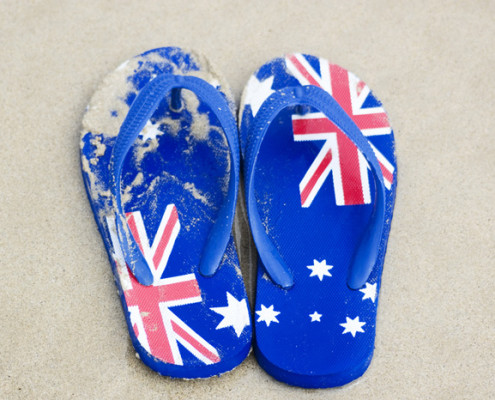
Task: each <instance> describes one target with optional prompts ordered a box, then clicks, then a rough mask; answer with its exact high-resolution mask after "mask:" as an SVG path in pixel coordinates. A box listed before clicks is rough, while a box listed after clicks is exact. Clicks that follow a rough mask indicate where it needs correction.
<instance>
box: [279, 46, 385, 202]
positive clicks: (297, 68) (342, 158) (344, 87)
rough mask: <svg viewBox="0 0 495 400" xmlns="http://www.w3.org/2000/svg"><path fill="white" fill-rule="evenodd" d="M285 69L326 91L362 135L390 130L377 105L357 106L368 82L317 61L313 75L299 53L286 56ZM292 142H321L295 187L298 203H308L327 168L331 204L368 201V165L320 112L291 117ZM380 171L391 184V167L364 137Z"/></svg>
mask: <svg viewBox="0 0 495 400" xmlns="http://www.w3.org/2000/svg"><path fill="white" fill-rule="evenodd" d="M286 65H287V68H288V70H289V71H290V72H291V73H292V74H293V76H294V77H295V78H296V79H297V80H298V81H299V82H300V83H301V84H302V85H315V86H319V87H320V88H322V89H324V90H326V91H327V92H328V93H330V94H331V95H332V96H333V97H334V98H335V100H337V101H338V103H339V104H340V106H341V107H342V108H343V109H344V110H345V111H346V112H347V114H348V115H349V116H350V117H351V118H352V120H353V121H354V122H355V123H356V125H357V126H358V127H359V128H360V129H361V132H362V133H363V135H365V136H377V135H386V134H390V133H391V132H392V130H391V127H390V124H389V122H388V118H387V115H386V114H385V112H384V111H383V109H382V107H363V105H364V104H365V102H366V100H367V99H368V97H369V96H370V95H371V92H370V89H369V88H368V86H367V85H366V84H365V83H364V82H362V81H361V80H359V78H357V77H356V76H355V75H353V74H352V73H350V72H348V71H346V70H345V69H343V68H341V67H339V66H337V65H333V64H330V63H329V62H328V61H326V60H323V59H320V73H319V74H318V73H317V72H316V71H315V70H314V68H313V67H312V66H311V65H310V63H309V62H308V61H307V59H306V58H305V57H304V56H303V55H302V54H293V55H290V56H288V57H287V58H286ZM292 119H293V120H292V126H293V133H294V140H295V141H306V140H324V141H325V144H324V145H323V147H322V149H321V150H320V153H319V154H318V156H317V157H316V159H315V160H314V162H313V164H312V165H311V166H310V168H309V169H308V171H307V172H306V174H305V176H304V177H303V179H302V181H301V183H300V185H299V189H300V193H301V205H302V207H309V206H310V205H311V203H312V201H313V199H314V197H315V196H316V194H317V193H318V191H319V190H320V188H321V185H322V184H323V182H324V181H325V180H326V178H327V177H328V175H329V173H330V171H332V174H333V175H332V176H333V184H334V191H335V200H336V204H337V205H354V204H369V203H370V202H371V196H370V186H369V178H368V172H367V169H368V164H367V162H366V160H365V158H364V156H363V155H362V154H361V152H360V151H359V150H358V149H357V148H356V146H355V145H354V143H352V141H351V140H350V139H349V138H348V137H347V136H346V135H345V134H344V133H343V132H342V131H340V129H338V128H337V127H336V126H335V125H334V124H333V123H332V122H331V121H330V120H329V119H328V118H326V117H325V116H324V115H323V114H322V113H310V114H306V115H304V116H298V115H294V116H293V117H292ZM368 142H369V143H370V145H371V147H372V149H373V151H374V152H375V155H376V157H377V159H378V162H379V164H380V168H381V170H382V173H383V177H384V182H385V186H386V187H387V189H390V188H391V185H392V182H393V174H394V170H395V168H394V166H393V165H392V164H391V163H390V162H389V161H388V160H387V159H386V158H385V157H384V156H383V154H382V153H381V152H380V151H378V149H377V148H376V147H375V146H373V144H372V143H371V142H370V141H368Z"/></svg>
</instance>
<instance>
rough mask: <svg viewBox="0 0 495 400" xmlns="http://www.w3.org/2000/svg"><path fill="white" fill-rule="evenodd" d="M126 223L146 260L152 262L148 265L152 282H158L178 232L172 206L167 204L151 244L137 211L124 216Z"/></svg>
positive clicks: (175, 215)
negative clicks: (151, 274)
mask: <svg viewBox="0 0 495 400" xmlns="http://www.w3.org/2000/svg"><path fill="white" fill-rule="evenodd" d="M126 217H127V223H128V225H129V228H130V229H131V232H132V235H133V236H134V239H135V240H136V242H137V243H138V245H139V248H140V249H141V251H142V252H143V254H144V256H145V258H146V259H150V260H152V263H149V265H150V266H151V267H152V268H151V272H152V273H153V277H154V280H155V281H157V280H159V279H160V278H161V277H162V275H163V271H164V270H165V267H166V266H167V262H168V259H169V257H170V253H171V252H172V249H173V247H174V244H175V240H176V239H177V235H178V234H179V231H180V222H179V216H178V214H177V208H176V207H175V205H174V204H169V205H168V206H167V208H166V209H165V212H164V214H163V217H162V220H161V222H160V225H159V226H158V230H157V232H156V235H155V238H154V240H153V243H151V244H150V242H149V240H148V236H147V234H146V229H145V227H144V222H143V218H142V217H141V213H140V212H139V211H136V212H130V213H127V214H126Z"/></svg>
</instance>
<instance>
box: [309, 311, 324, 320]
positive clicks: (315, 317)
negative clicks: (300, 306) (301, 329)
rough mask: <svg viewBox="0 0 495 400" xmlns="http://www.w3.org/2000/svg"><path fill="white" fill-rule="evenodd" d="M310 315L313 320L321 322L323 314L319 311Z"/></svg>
mask: <svg viewBox="0 0 495 400" xmlns="http://www.w3.org/2000/svg"><path fill="white" fill-rule="evenodd" d="M309 317H310V318H311V322H315V321H316V322H321V321H320V318H321V317H322V314H318V312H317V311H315V312H314V313H313V314H309Z"/></svg>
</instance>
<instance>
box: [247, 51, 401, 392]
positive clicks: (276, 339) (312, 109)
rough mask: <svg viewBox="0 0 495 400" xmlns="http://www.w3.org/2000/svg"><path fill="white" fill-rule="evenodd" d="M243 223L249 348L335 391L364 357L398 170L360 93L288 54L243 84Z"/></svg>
mask: <svg viewBox="0 0 495 400" xmlns="http://www.w3.org/2000/svg"><path fill="white" fill-rule="evenodd" d="M240 134H241V148H242V153H243V159H244V167H245V185H246V202H247V210H248V217H249V223H250V226H251V231H252V234H253V238H254V241H255V244H256V247H257V250H258V255H259V257H258V278H257V289H256V291H257V295H256V309H255V318H256V321H255V341H254V350H255V355H256V357H257V359H258V362H259V364H260V365H261V366H262V367H263V368H264V369H265V370H266V371H267V372H268V373H269V374H271V375H272V376H273V377H275V378H276V379H278V380H280V381H282V382H286V383H288V384H291V385H296V386H302V387H308V388H322V387H333V386H340V385H344V384H346V383H348V382H350V381H352V380H354V379H356V378H358V377H359V376H361V375H362V374H363V373H364V372H365V370H366V369H367V367H368V365H369V363H370V362H371V358H372V356H373V348H374V339H375V321H376V309H377V305H378V292H379V289H380V277H381V273H382V268H383V262H384V257H385V251H386V247H387V240H388V235H389V231H390V224H391V220H392V212H393V207H394V199H395V189H396V185H397V170H396V160H395V154H394V137H393V132H392V129H391V127H390V124H389V122H388V118H387V115H386V114H385V112H384V110H383V108H382V106H381V103H380V102H379V101H378V100H377V99H376V98H375V97H374V96H373V94H372V93H371V91H370V89H369V88H368V86H367V85H366V84H365V83H364V82H363V81H361V80H360V79H359V78H357V77H356V76H355V75H353V74H352V73H350V72H348V71H347V70H345V69H343V68H341V67H339V66H337V65H333V64H330V63H329V62H328V61H326V60H324V59H321V58H317V57H313V56H309V55H303V54H292V55H288V56H286V57H283V58H277V59H274V60H272V61H270V62H268V63H267V64H265V65H263V66H262V67H261V68H260V69H259V70H258V71H257V72H256V73H255V74H254V75H253V76H251V78H250V79H249V81H248V84H247V86H246V89H245V91H244V94H243V98H242V105H241V110H240Z"/></svg>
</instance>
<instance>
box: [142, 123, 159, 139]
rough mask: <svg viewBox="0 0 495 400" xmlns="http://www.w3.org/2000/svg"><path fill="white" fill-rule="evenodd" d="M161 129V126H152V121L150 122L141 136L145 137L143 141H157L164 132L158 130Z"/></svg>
mask: <svg viewBox="0 0 495 400" xmlns="http://www.w3.org/2000/svg"><path fill="white" fill-rule="evenodd" d="M159 127H160V124H152V123H151V121H150V120H148V122H146V125H145V126H144V127H143V130H142V131H141V133H139V135H140V136H142V137H143V140H148V139H156V137H157V136H158V135H161V134H162V131H161V130H160V129H158V128H159Z"/></svg>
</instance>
